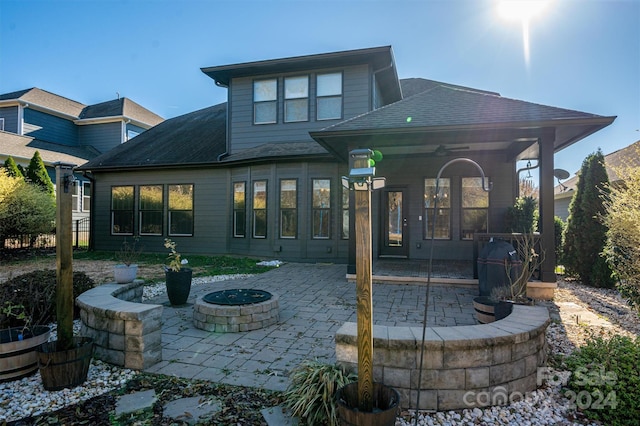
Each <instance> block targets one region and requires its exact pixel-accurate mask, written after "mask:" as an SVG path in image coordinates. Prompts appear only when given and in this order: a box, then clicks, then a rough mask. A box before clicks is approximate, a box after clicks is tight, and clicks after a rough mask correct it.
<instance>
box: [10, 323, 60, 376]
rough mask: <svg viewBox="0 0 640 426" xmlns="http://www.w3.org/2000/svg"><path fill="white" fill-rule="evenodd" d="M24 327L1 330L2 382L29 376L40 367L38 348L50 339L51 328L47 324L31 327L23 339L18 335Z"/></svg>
mask: <svg viewBox="0 0 640 426" xmlns="http://www.w3.org/2000/svg"><path fill="white" fill-rule="evenodd" d="M21 332H22V327H13V328H9V329H4V330H0V382H7V381H10V380H17V379H20V378H22V377H26V376H29V375H31V374H33V373H35V372H36V370H37V369H38V357H37V354H36V349H37V348H38V346H40V345H41V344H43V343H44V342H46V341H47V340H49V335H50V334H51V329H50V328H49V327H47V326H35V327H31V330H30V332H27V333H26V336H23V338H22V339H19V337H18V335H19V334H20V333H21Z"/></svg>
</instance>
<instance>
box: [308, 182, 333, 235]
mask: <svg viewBox="0 0 640 426" xmlns="http://www.w3.org/2000/svg"><path fill="white" fill-rule="evenodd" d="M312 187H313V194H312V215H313V217H312V221H311V222H312V225H311V226H312V234H311V235H312V237H313V238H317V239H328V238H329V237H330V234H329V231H330V229H331V180H329V179H313V182H312Z"/></svg>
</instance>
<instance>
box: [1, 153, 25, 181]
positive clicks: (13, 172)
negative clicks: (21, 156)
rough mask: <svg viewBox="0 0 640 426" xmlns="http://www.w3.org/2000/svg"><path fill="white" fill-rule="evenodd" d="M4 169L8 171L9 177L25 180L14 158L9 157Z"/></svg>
mask: <svg viewBox="0 0 640 426" xmlns="http://www.w3.org/2000/svg"><path fill="white" fill-rule="evenodd" d="M4 168H5V170H6V171H7V176H11V177H18V178H24V175H23V174H22V170H21V169H20V168H19V167H18V165H17V164H16V162H15V160H14V159H13V157H9V158H7V159H6V160H5V162H4Z"/></svg>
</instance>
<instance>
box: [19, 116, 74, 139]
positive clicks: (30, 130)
mask: <svg viewBox="0 0 640 426" xmlns="http://www.w3.org/2000/svg"><path fill="white" fill-rule="evenodd" d="M23 134H24V136H31V137H33V138H37V139H40V140H43V141H47V142H54V143H58V144H61V145H69V146H75V145H78V132H77V129H76V125H75V124H74V122H73V121H71V120H67V119H64V118H60V117H56V116H54V115H50V114H45V113H43V112H40V111H35V110H33V109H31V108H25V109H24V125H23Z"/></svg>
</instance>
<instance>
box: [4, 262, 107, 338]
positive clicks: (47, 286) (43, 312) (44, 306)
mask: <svg viewBox="0 0 640 426" xmlns="http://www.w3.org/2000/svg"><path fill="white" fill-rule="evenodd" d="M56 281H57V280H56V271H54V270H51V269H46V270H40V271H33V272H29V273H27V274H23V275H19V276H17V277H14V278H12V279H10V280H8V281H6V282H5V283H4V284H2V285H0V300H9V301H11V303H12V304H13V305H22V306H23V307H24V310H25V313H26V314H27V315H28V316H29V317H30V318H31V323H32V324H33V325H39V324H48V323H50V322H53V321H55V319H56V302H55V300H56ZM95 285H96V284H95V282H94V281H93V280H92V279H91V278H89V277H88V276H87V275H86V274H85V273H84V272H74V273H73V298H74V300H75V298H76V297H78V296H79V295H80V294H82V293H84V292H85V291H87V290H89V289H91V288H93V287H95ZM78 317H79V310H78V309H77V308H75V310H74V318H78ZM22 325H23V324H22V322H21V321H19V320H17V319H16V318H13V317H9V316H7V315H3V314H0V328H7V327H15V326H22Z"/></svg>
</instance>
